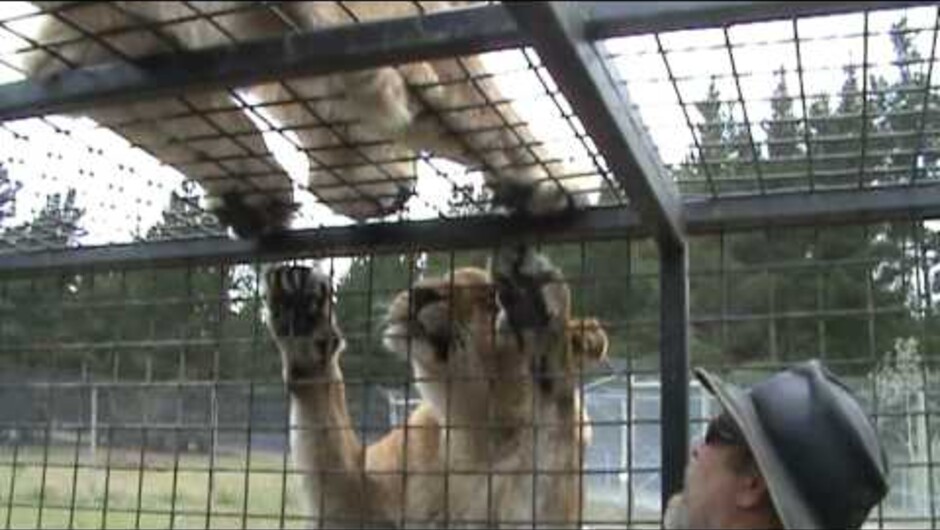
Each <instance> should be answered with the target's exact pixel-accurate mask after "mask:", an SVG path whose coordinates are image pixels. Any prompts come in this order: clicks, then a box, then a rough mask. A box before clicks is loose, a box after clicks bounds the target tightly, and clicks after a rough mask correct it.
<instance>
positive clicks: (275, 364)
mask: <svg viewBox="0 0 940 530" xmlns="http://www.w3.org/2000/svg"><path fill="white" fill-rule="evenodd" d="M873 240H881V241H882V243H881V244H880V245H873V244H872V241H873ZM937 245H938V239H937V237H936V234H935V233H934V232H933V231H931V230H930V229H929V228H928V227H926V226H924V225H923V224H922V223H917V222H915V223H897V224H892V225H880V224H879V225H865V226H855V225H851V226H844V227H825V226H822V227H811V228H805V229H789V230H769V231H767V230H760V231H751V232H735V233H726V234H718V235H713V236H702V237H697V238H694V239H693V241H692V244H691V246H690V251H691V256H690V262H691V264H692V269H691V272H690V287H691V301H692V307H691V311H692V313H691V315H692V320H691V322H692V328H693V340H692V343H691V356H692V362H693V363H694V364H695V365H697V366H706V367H709V368H712V369H715V370H717V371H719V372H720V373H723V374H725V375H726V376H727V377H729V378H730V379H731V380H733V381H736V382H738V383H741V384H748V383H751V382H754V381H756V380H758V379H759V378H760V377H762V376H765V375H767V374H769V373H771V372H772V371H774V370H776V369H779V368H781V367H783V366H786V365H789V364H790V363H793V362H797V361H799V360H803V359H806V358H810V357H818V358H821V359H823V360H824V362H825V363H826V364H827V366H829V367H830V368H831V369H832V370H833V371H834V372H835V373H837V374H839V375H840V376H841V377H843V378H844V379H846V380H847V381H848V382H849V384H850V386H851V387H852V388H853V389H854V390H855V391H856V392H857V393H858V395H859V396H860V399H862V401H863V403H864V406H865V407H866V410H868V411H869V412H870V413H871V414H872V415H873V417H874V418H875V419H876V421H877V425H878V427H879V432H880V433H881V436H882V437H883V440H884V442H885V444H886V448H887V450H888V454H889V459H890V462H891V469H892V471H891V478H890V481H891V492H890V494H889V496H888V498H887V499H886V500H885V501H884V502H883V503H882V505H881V506H880V507H879V508H878V510H876V511H873V512H872V516H871V519H870V524H871V525H878V526H879V527H889V528H890V527H905V528H909V527H923V528H935V527H936V523H937V519H936V512H937V507H936V494H935V493H934V492H935V491H936V487H937V484H936V480H937V469H936V461H935V458H936V456H935V455H936V454H937V449H938V448H940V446H938V444H940V438H938V435H937V430H936V421H937V416H938V414H940V409H938V408H937V407H938V401H937V399H938V398H940V391H938V388H940V387H938V385H940V379H938V375H937V374H938V371H937V368H938V367H937V363H936V354H935V352H934V350H935V342H936V341H937V331H936V325H935V323H934V320H935V317H934V315H933V307H935V304H936V302H937V295H936V290H935V287H933V285H934V284H935V281H934V279H933V275H934V274H935V272H936V270H937V256H938V255H940V254H938V246H937ZM807 249H811V251H807ZM541 252H543V253H544V254H545V255H546V256H548V257H549V258H550V259H551V260H552V261H553V262H555V263H556V264H559V265H560V266H561V267H563V269H564V271H565V273H566V277H567V281H568V283H569V285H570V286H571V288H572V292H573V296H574V299H573V306H572V312H573V314H575V315H594V316H596V317H598V318H599V319H600V320H601V321H602V322H603V325H604V327H605V329H606V331H607V333H608V335H609V337H610V345H611V346H610V351H609V356H610V359H611V367H610V368H595V369H592V370H588V371H585V372H584V373H583V375H581V376H579V379H580V383H579V388H580V390H579V392H580V393H581V394H582V395H583V399H584V402H585V403H586V406H587V410H588V413H589V415H590V420H589V425H590V427H591V430H592V432H593V436H592V441H591V443H590V445H589V446H588V449H587V451H586V453H585V456H584V470H583V479H582V480H583V487H584V489H585V492H586V496H585V501H584V504H583V505H582V506H581V507H580V512H579V522H580V523H582V525H583V526H590V527H610V528H613V527H619V528H623V527H624V526H627V527H631V528H644V527H655V526H658V525H659V517H660V506H659V488H660V465H661V463H660V460H659V448H660V440H659V433H660V428H659V425H660V421H661V419H660V417H659V395H660V394H659V377H658V355H659V353H658V351H659V338H658V329H659V321H658V314H659V313H658V311H659V308H658V304H659V301H658V288H657V286H658V258H657V252H656V251H655V245H654V244H653V242H652V241H649V240H644V239H640V240H611V241H585V242H583V243H581V244H571V245H543V246H542V247H541ZM490 256H491V250H490V249H480V250H479V251H465V252H436V253H401V254H389V255H360V256H342V257H336V258H329V259H324V260H323V261H322V262H321V267H322V268H323V270H325V271H329V273H330V274H331V275H332V277H333V280H332V281H333V284H334V286H335V290H336V291H335V292H336V300H337V305H336V309H335V314H336V316H337V318H338V321H339V323H340V326H341V329H342V330H343V333H344V335H345V337H346V340H347V341H348V345H347V349H346V351H345V352H344V354H343V358H342V359H343V360H342V367H343V372H344V381H345V385H346V396H347V399H348V403H349V407H350V414H351V415H352V417H353V422H352V428H354V429H355V430H356V431H357V432H358V433H359V436H361V438H362V439H363V440H365V441H367V442H374V441H376V440H378V439H379V438H380V436H382V435H383V434H385V433H386V432H388V431H389V429H392V428H394V427H395V426H396V425H398V426H400V425H402V424H403V423H402V422H403V419H404V418H405V417H406V415H407V414H408V413H409V412H410V411H412V410H413V409H414V407H415V406H416V405H417V403H418V402H419V401H420V396H421V394H420V393H419V392H418V391H417V389H416V388H415V384H416V383H419V382H420V380H421V379H420V377H418V376H416V375H415V374H413V373H412V371H411V370H410V369H409V367H408V362H407V357H405V358H403V357H401V356H396V355H394V354H391V353H389V352H388V351H386V350H384V349H383V348H382V346H381V345H380V337H381V336H382V330H383V326H384V325H385V324H384V322H385V315H386V312H387V311H388V306H389V304H390V302H391V300H392V298H393V296H394V295H395V294H396V293H397V292H399V291H401V290H405V289H407V288H408V286H409V285H410V284H412V283H413V282H415V281H417V280H418V279H420V278H423V277H429V276H437V275H440V274H442V273H445V272H447V271H449V270H451V269H453V268H455V267H460V266H465V265H482V264H483V263H484V262H485V261H486V260H487V259H488V258H489V257H490ZM611 263H617V264H618V266H617V267H612V266H611ZM260 267H261V264H241V265H236V266H232V267H222V266H219V267H191V268H172V269H155V270H133V269H128V270H110V269H100V270H75V271H71V272H69V273H67V274H61V275H53V276H48V275H47V276H26V277H16V278H4V279H3V281H2V282H0V299H2V300H3V301H4V304H3V308H4V314H3V318H2V320H0V322H2V327H0V336H2V338H3V340H2V344H3V346H2V356H0V357H2V359H3V362H4V370H3V374H4V376H3V382H2V385H0V388H2V391H3V394H4V399H3V400H2V401H3V403H4V404H5V405H4V406H3V408H2V418H0V424H2V433H3V436H2V445H0V447H2V455H0V484H2V485H3V487H2V488H0V515H2V517H0V520H4V521H5V524H6V526H7V527H20V526H40V527H46V526H51V527H61V526H66V525H68V524H71V525H73V526H75V527H85V526H95V527H114V526H120V527H126V526H131V525H134V526H135V527H138V526H139V527H167V526H169V527H174V526H187V527H190V526H206V527H230V526H237V527H254V526H264V527H271V526H279V527H282V526H283V527H294V526H304V525H309V524H311V523H314V522H316V521H311V520H310V519H309V516H308V515H306V514H307V512H305V508H304V503H303V500H304V495H305V494H304V491H303V489H302V487H301V481H300V476H299V471H298V467H297V464H296V463H295V462H293V461H292V460H291V459H289V458H288V457H287V456H286V455H287V447H288V441H287V433H288V432H289V431H290V430H291V429H295V430H296V429H297V426H296V425H291V424H290V423H289V422H288V420H287V408H288V402H287V400H286V394H285V388H284V386H283V383H282V381H281V378H280V377H281V376H280V374H281V366H280V360H279V357H278V353H277V351H276V349H275V348H274V344H273V342H272V341H271V339H270V337H269V336H268V332H267V331H266V330H265V329H264V327H263V324H262V323H261V321H260V303H261V302H260V297H259V286H258V281H257V278H258V272H259V270H260ZM24 299H29V300H31V304H29V305H24V304H23V303H22V300H24ZM690 399H691V403H690V406H691V418H690V419H691V421H692V425H691V426H692V428H691V429H690V432H691V433H692V435H693V439H696V438H697V437H698V436H701V432H702V429H703V428H704V421H705V420H706V419H707V418H708V417H709V416H711V415H712V414H713V413H715V411H716V410H717V404H716V403H714V402H713V401H712V400H711V399H710V398H706V397H705V394H704V392H702V391H701V389H699V388H697V387H693V389H692V391H691V392H690ZM414 429H416V431H415V432H413V433H412V434H411V437H412V438H413V437H415V436H420V432H421V431H420V427H414ZM406 432H409V431H406ZM416 439H417V438H414V439H413V440H412V442H411V443H417V442H414V440H416ZM327 472H328V470H327ZM465 472H473V470H469V471H465ZM516 472H519V473H529V474H532V472H531V471H528V472H524V471H516ZM370 473H371V472H370ZM376 473H380V472H378V471H376ZM414 473H417V474H419V475H420V474H421V473H422V472H421V471H414ZM423 473H425V474H427V473H431V474H433V473H435V471H424V472H423ZM502 473H504V474H508V473H513V471H511V470H509V471H507V470H504V471H502ZM546 473H548V474H550V473H551V472H550V471H544V470H543V471H538V472H537V474H539V475H542V474H546ZM460 476H462V475H461V474H460V472H458V473H456V474H455V475H453V476H452V477H451V480H457V479H456V478H454V477H460ZM494 476H497V477H498V476H500V472H498V471H497V472H494ZM533 476H535V475H533ZM492 495H493V497H492V498H496V494H495V493H493V494H492ZM314 502H316V501H314ZM490 502H495V501H492V500H491V501H490ZM349 516H350V517H352V518H354V519H355V518H362V517H364V514H362V513H356V514H349ZM415 517H416V516H415V515H409V514H407V513H403V514H401V520H400V521H397V522H399V523H412V524H421V523H422V522H423V523H425V524H427V523H428V521H427V520H423V521H422V520H420V519H416V518H415ZM357 520H358V519H357ZM322 522H324V523H329V522H330V521H329V520H324V521H322ZM334 522H335V521H334ZM362 522H366V521H362ZM448 522H449V523H450V524H454V525H459V524H461V523H469V522H472V521H467V520H461V518H460V516H459V515H454V514H451V515H450V518H449V519H448ZM477 522H485V521H477Z"/></svg>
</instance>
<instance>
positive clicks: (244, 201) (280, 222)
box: [206, 192, 297, 239]
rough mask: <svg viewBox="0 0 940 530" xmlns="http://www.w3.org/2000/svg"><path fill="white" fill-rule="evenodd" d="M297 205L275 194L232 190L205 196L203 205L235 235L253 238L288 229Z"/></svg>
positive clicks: (239, 237) (236, 236) (241, 237)
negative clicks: (253, 194) (268, 194)
mask: <svg viewBox="0 0 940 530" xmlns="http://www.w3.org/2000/svg"><path fill="white" fill-rule="evenodd" d="M296 207H297V206H296V205H295V204H285V203H283V202H279V200H278V199H275V198H267V197H264V196H261V195H256V196H252V197H245V196H244V195H242V194H239V193H235V192H230V193H226V194H223V195H222V196H218V197H217V196H214V195H208V196H207V197H206V209H207V210H209V211H210V212H212V213H213V214H215V216H216V218H218V220H219V222H220V223H222V224H223V225H224V226H225V227H227V228H228V229H229V231H230V232H229V233H230V234H232V235H233V236H234V237H235V238H238V239H253V238H257V237H263V236H266V235H269V234H275V233H278V232H283V231H284V230H287V228H288V226H289V225H290V221H291V217H292V216H293V214H294V211H295V210H296Z"/></svg>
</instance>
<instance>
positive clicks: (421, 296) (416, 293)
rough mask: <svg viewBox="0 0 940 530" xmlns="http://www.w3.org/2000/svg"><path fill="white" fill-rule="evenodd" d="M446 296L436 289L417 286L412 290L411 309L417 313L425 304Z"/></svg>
mask: <svg viewBox="0 0 940 530" xmlns="http://www.w3.org/2000/svg"><path fill="white" fill-rule="evenodd" d="M443 298H444V297H443V296H441V295H440V293H438V292H437V291H435V290H434V289H425V288H422V287H416V288H415V289H414V290H413V291H412V292H411V311H412V312H413V313H417V312H418V311H420V310H421V308H423V307H424V306H426V305H428V304H432V303H434V302H438V301H440V300H442V299H443Z"/></svg>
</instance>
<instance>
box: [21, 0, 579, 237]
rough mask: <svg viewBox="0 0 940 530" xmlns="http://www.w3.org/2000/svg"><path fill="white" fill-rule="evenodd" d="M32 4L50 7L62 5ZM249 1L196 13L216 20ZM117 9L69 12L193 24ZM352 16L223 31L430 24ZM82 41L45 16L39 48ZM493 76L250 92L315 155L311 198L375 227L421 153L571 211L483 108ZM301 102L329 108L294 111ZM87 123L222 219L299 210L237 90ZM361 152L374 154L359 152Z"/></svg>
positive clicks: (43, 61)
mask: <svg viewBox="0 0 940 530" xmlns="http://www.w3.org/2000/svg"><path fill="white" fill-rule="evenodd" d="M34 3H36V4H37V5H40V6H43V7H52V6H55V5H57V4H61V3H62V2H34ZM469 3H470V2H422V3H421V8H422V9H423V10H424V11H426V12H432V11H439V10H443V9H449V8H453V7H459V6H461V5H463V4H469ZM238 4H239V3H238V2H199V3H196V4H194V5H196V6H197V7H198V8H199V9H201V10H203V11H206V12H215V11H220V10H224V9H231V8H232V7H233V6H237V5H238ZM110 6H111V7H108V6H106V5H105V4H100V3H89V4H88V5H84V6H78V7H70V8H68V9H67V11H66V13H67V14H68V16H69V17H71V18H73V19H75V20H77V21H78V22H79V23H80V24H81V25H82V26H83V27H84V28H86V29H87V30H90V31H100V30H107V29H114V28H122V27H132V26H135V25H137V24H140V23H141V22H146V21H151V20H172V19H178V18H181V17H186V16H190V17H192V16H193V12H192V11H191V10H190V9H189V8H187V7H185V6H184V5H183V4H182V3H177V2H112V3H110ZM344 6H345V7H346V8H347V9H348V10H349V12H347V11H344V10H343V9H341V8H340V7H338V4H336V3H332V2H286V3H280V4H278V8H279V9H280V11H281V13H282V14H283V15H284V17H286V19H287V21H285V20H284V19H283V18H280V17H278V16H276V15H275V14H274V13H273V12H271V11H268V10H265V9H258V10H248V11H241V12H236V13H232V14H229V15H225V16H222V17H220V18H219V21H220V23H221V25H222V27H223V28H224V30H225V31H227V32H228V33H229V34H231V35H232V36H233V37H234V38H236V39H240V40H251V39H257V38H269V37H274V36H277V35H281V34H284V33H286V32H288V31H293V30H296V29H302V30H314V29H317V28H323V27H329V26H334V25H338V24H345V23H350V22H352V21H353V17H355V18H356V19H358V20H360V21H372V20H380V19H388V18H394V17H401V16H415V15H418V14H419V12H418V11H419V10H418V8H417V7H416V6H415V5H414V4H412V3H409V2H347V3H345V4H344ZM76 35H77V32H76V30H74V29H73V28H70V27H69V26H68V25H66V24H63V23H61V22H59V21H57V20H56V18H55V17H46V23H45V24H44V25H43V26H42V27H41V29H40V30H39V34H38V35H37V36H36V38H37V40H38V41H40V42H55V41H61V40H63V39H69V38H74V37H75V36H76ZM108 41H109V45H111V46H113V48H115V49H116V50H118V51H119V52H120V53H122V54H124V55H127V56H130V57H134V58H136V57H143V56H148V55H152V54H156V53H163V52H170V51H174V50H178V49H200V48H207V47H212V46H219V45H224V44H225V43H226V42H227V37H225V35H223V34H222V33H221V32H220V30H219V29H217V28H216V27H214V26H213V25H212V24H210V23H208V22H206V21H203V20H198V19H196V20H193V21H191V22H188V23H185V24H176V25H170V26H168V27H167V29H165V30H162V31H161V32H160V33H159V35H158V34H155V33H153V32H149V31H134V32H124V33H118V34H116V36H113V37H110V38H109V39H108ZM59 51H60V52H61V53H62V54H63V55H64V56H65V57H67V60H68V62H69V63H71V64H72V65H79V66H83V65H92V64H98V63H103V62H109V61H113V60H117V58H118V57H116V56H115V53H114V52H113V51H112V50H108V49H107V48H105V47H102V46H98V45H96V44H93V43H91V42H90V41H80V42H76V43H73V44H69V45H65V46H62V47H59ZM24 67H25V69H26V71H27V72H28V75H30V76H34V77H39V78H47V77H49V76H50V75H52V74H54V73H56V72H59V71H61V70H63V69H66V68H67V67H68V66H67V65H66V64H64V63H62V62H61V61H59V60H57V59H53V58H51V56H50V55H48V54H45V53H41V52H36V53H33V54H31V55H29V56H27V57H25V58H24ZM485 73H486V70H485V68H484V67H483V64H482V63H481V62H480V60H479V59H478V58H477V57H467V58H462V59H459V60H457V59H448V60H437V61H425V62H418V63H412V64H406V65H401V66H399V67H384V68H378V69H373V70H366V71H360V72H351V73H344V74H337V75H329V76H320V77H307V78H301V79H291V80H288V81H287V82H285V83H284V84H281V83H269V84H264V85H258V86H253V87H247V88H248V92H249V93H250V94H252V95H253V96H254V97H255V98H257V99H259V100H260V101H261V102H262V103H264V104H265V109H264V112H266V113H267V114H268V115H270V116H271V117H272V118H273V119H274V120H276V121H277V122H279V123H280V124H281V125H282V126H284V127H289V128H294V132H295V133H296V135H297V137H298V138H299V141H300V144H301V145H300V147H302V148H303V149H304V150H306V151H307V153H308V154H309V158H310V162H311V164H310V174H309V182H308V185H309V189H310V191H312V192H313V193H315V194H317V195H318V196H319V197H320V198H321V199H322V200H323V201H324V202H325V203H326V204H327V205H328V206H330V207H331V208H332V209H333V210H334V211H336V212H338V213H342V214H344V215H348V216H350V217H353V218H356V219H365V218H369V217H374V216H377V215H382V214H385V213H389V212H393V211H395V210H397V209H399V208H400V207H401V206H402V204H403V200H404V199H405V198H407V196H408V195H409V194H410V193H411V192H412V191H413V189H414V183H415V178H416V173H415V162H414V160H415V156H416V153H418V152H421V151H430V152H432V153H434V154H436V155H439V156H442V157H446V158H450V159H452V160H455V161H457V162H460V163H463V164H467V165H473V166H479V167H483V168H485V169H486V171H485V172H484V175H485V179H486V181H487V183H489V184H490V185H492V186H494V187H496V188H497V189H505V185H507V184H510V183H511V184H514V185H517V186H522V187H523V188H532V189H534V193H533V194H532V196H531V197H528V198H527V199H523V200H522V201H523V202H521V203H519V204H514V205H511V206H512V207H518V208H521V209H524V210H527V211H529V212H530V213H537V214H539V213H546V212H550V211H557V210H560V209H563V208H566V207H568V206H570V205H569V204H568V203H567V200H566V197H567V195H566V194H565V193H562V192H561V189H560V188H559V187H558V185H557V184H556V183H555V182H554V181H548V180H544V181H542V179H545V178H546V177H548V176H549V175H552V176H560V175H562V174H563V173H564V172H565V171H564V168H563V167H562V165H561V164H560V163H558V162H552V163H549V164H540V163H538V160H537V158H538V159H549V158H550V157H549V154H548V153H546V152H545V151H544V149H543V148H542V147H541V146H539V145H538V143H537V142H536V138H535V136H534V135H533V134H532V133H531V131H529V129H528V128H527V127H525V126H524V125H521V120H520V119H519V117H518V116H517V115H516V113H515V112H514V111H513V109H512V107H511V106H510V105H508V104H506V103H500V104H499V105H498V107H492V106H484V107H479V105H482V104H484V103H486V102H487V100H489V101H503V100H504V98H503V97H502V95H501V94H500V93H499V90H498V89H497V88H496V86H495V84H493V83H492V82H491V81H490V80H488V79H485V78H483V79H472V77H477V76H480V74H485ZM438 83H443V84H438ZM327 95H329V97H327V98H326V99H323V96H327ZM296 96H300V97H311V98H318V97H319V98H320V99H313V100H311V101H309V102H305V103H296V102H292V100H295V98H296ZM188 107H196V108H200V109H215V110H216V111H217V112H213V113H212V114H210V120H211V121H212V122H213V125H214V127H217V129H218V130H221V131H223V132H225V133H235V134H236V135H237V137H236V138H235V139H234V140H232V139H228V138H224V137H219V131H218V130H214V127H213V126H212V125H209V124H207V123H206V122H204V121H203V120H200V119H199V118H194V117H186V116H184V115H185V114H186V113H188V112H189V111H190V109H189V108H188ZM497 108H498V110H497ZM432 109H433V112H432V111H431V110H432ZM310 110H312V111H314V112H315V114H316V116H313V115H311V112H310ZM85 114H87V115H88V116H90V117H91V118H93V119H94V120H96V121H97V122H99V123H100V124H102V125H104V126H107V127H109V128H111V129H113V130H114V131H115V132H117V133H118V134H121V135H123V136H124V137H126V138H127V139H128V140H129V141H131V142H133V143H134V144H136V145H138V146H140V147H141V148H143V149H145V150H147V151H148V152H150V153H151V154H152V155H154V156H155V157H156V158H158V159H159V160H161V161H163V162H165V163H167V164H169V165H172V166H174V167H176V168H177V169H179V170H180V171H181V172H182V173H184V174H185V175H187V176H188V177H191V178H193V179H195V180H196V181H197V182H199V183H200V184H201V185H202V186H203V188H205V190H206V192H207V194H208V196H209V201H210V205H215V206H218V207H219V208H220V209H221V208H222V207H224V206H225V205H224V204H222V205H220V204H219V202H220V201H222V200H223V198H224V196H225V195H226V194H229V193H232V192H234V193H237V194H239V195H241V196H242V197H243V201H244V203H245V204H246V205H248V206H249V207H251V208H252V209H254V210H255V212H256V213H257V214H258V215H261V216H262V217H264V219H263V222H264V223H265V225H266V226H265V228H266V229H269V228H272V227H273V228H275V229H277V228H283V227H284V226H286V225H287V224H288V222H289V219H288V217H289V212H288V210H287V209H285V208H283V207H280V208H276V207H275V206H284V205H287V204H292V203H293V202H294V200H293V195H292V188H291V182H290V180H289V179H288V177H287V175H286V174H285V172H284V170H283V168H281V167H280V165H279V164H278V163H277V162H276V161H275V160H274V158H273V157H272V156H271V154H270V153H269V152H268V149H267V147H266V145H265V143H264V140H263V139H262V136H261V135H260V134H259V133H258V131H257V130H256V128H255V125H254V124H253V123H252V122H251V121H250V120H249V119H248V118H247V116H246V115H245V114H243V113H242V112H241V111H240V110H239V109H238V108H237V107H236V106H235V105H234V104H233V103H232V100H231V94H230V93H229V92H226V91H212V92H206V93H201V94H198V95H187V96H186V97H185V100H183V99H172V98H171V99H162V100H158V101H148V102H145V103H134V104H125V105H119V106H111V107H102V108H96V109H91V110H89V111H87V112H85ZM167 116H180V117H179V118H174V119H168V118H166V117H167ZM337 120H339V121H342V122H343V123H344V125H338V126H330V127H325V126H324V122H335V121H337ZM505 124H510V125H512V127H511V130H510V129H507V128H495V129H494V127H500V126H503V125H505ZM474 131H475V132H474ZM454 132H456V133H457V134H456V135H455V134H453V133H454ZM212 136H216V137H215V138H212ZM193 138H196V139H193ZM199 138H203V139H199ZM357 144H364V145H362V146H360V147H358V148H356V147H353V146H355V145H357ZM220 156H222V157H228V159H227V160H226V161H225V162H223V163H216V162H213V161H212V159H215V158H218V157H220ZM501 186H502V188H501ZM575 197H576V199H580V198H583V197H582V196H580V195H577V196H575Z"/></svg>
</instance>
